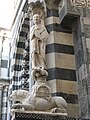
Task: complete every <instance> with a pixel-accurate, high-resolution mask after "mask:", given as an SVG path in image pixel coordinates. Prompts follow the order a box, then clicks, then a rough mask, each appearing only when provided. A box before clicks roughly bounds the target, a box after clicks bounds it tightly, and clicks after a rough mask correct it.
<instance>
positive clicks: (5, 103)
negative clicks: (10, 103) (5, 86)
mask: <svg viewBox="0 0 90 120" xmlns="http://www.w3.org/2000/svg"><path fill="white" fill-rule="evenodd" d="M6 97H7V96H6ZM2 107H7V102H2Z"/></svg>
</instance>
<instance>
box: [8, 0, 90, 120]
mask: <svg viewBox="0 0 90 120" xmlns="http://www.w3.org/2000/svg"><path fill="white" fill-rule="evenodd" d="M45 2H46V10H47V12H46V14H45V26H46V29H47V31H48V34H49V36H48V39H47V42H46V43H47V44H46V62H47V71H48V77H47V82H48V85H49V86H50V87H51V93H52V96H62V97H63V98H64V99H65V100H66V101H67V103H68V107H67V112H68V115H69V116H71V117H76V118H78V117H81V118H84V119H86V118H87V119H89V118H90V85H89V84H90V82H89V78H90V76H89V66H90V65H89V64H90V62H89V58H90V55H89V54H90V50H89V49H90V43H89V39H90V34H89V32H90V28H89V26H90V22H89V21H90V9H88V8H87V9H86V8H80V7H75V6H72V5H71V4H70V0H51V1H50V0H45ZM22 3H23V2H22ZM18 13H19V14H17V16H16V18H17V19H15V22H14V25H13V39H12V43H11V45H12V46H13V47H12V48H11V58H12V60H11V71H12V72H11V75H10V76H11V84H10V87H9V88H10V93H12V91H13V90H18V89H22V88H23V87H26V88H27V90H28V86H32V84H34V83H33V81H32V80H31V76H30V69H31V64H29V63H30V57H29V52H30V49H29V41H30V40H29V36H28V35H29V31H30V26H32V25H33V21H32V19H31V18H29V17H30V16H28V14H27V13H28V1H27V0H26V2H24V3H23V4H22V10H21V11H20V12H18ZM14 28H15V29H14ZM15 31H16V32H15ZM25 63H28V64H26V65H27V66H26V65H25ZM22 64H23V66H24V67H22ZM25 79H26V80H27V81H26V83H25V84H23V80H25ZM28 80H29V82H30V84H29V82H28Z"/></svg>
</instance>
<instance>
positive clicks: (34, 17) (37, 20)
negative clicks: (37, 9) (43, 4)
mask: <svg viewBox="0 0 90 120" xmlns="http://www.w3.org/2000/svg"><path fill="white" fill-rule="evenodd" d="M33 21H34V24H39V23H40V21H41V20H40V15H39V14H35V15H34V16H33Z"/></svg>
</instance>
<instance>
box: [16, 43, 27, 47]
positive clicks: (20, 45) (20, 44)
mask: <svg viewBox="0 0 90 120" xmlns="http://www.w3.org/2000/svg"><path fill="white" fill-rule="evenodd" d="M17 47H18V48H25V43H23V42H18V44H17Z"/></svg>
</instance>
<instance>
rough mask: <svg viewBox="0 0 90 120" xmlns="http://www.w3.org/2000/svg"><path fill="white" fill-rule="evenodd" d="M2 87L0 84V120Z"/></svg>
mask: <svg viewBox="0 0 90 120" xmlns="http://www.w3.org/2000/svg"><path fill="white" fill-rule="evenodd" d="M2 89H3V85H2V84H0V120H1V113H2Z"/></svg>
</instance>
